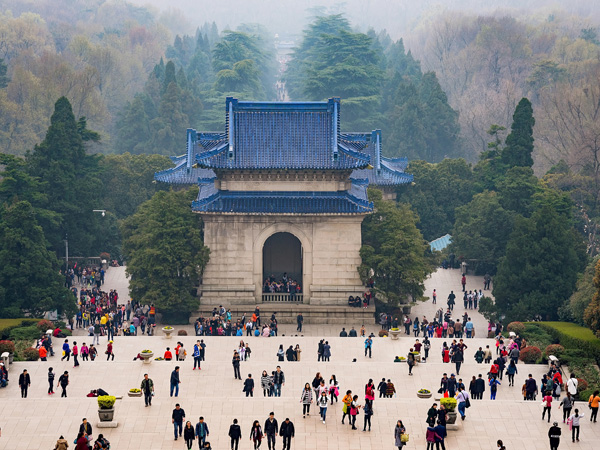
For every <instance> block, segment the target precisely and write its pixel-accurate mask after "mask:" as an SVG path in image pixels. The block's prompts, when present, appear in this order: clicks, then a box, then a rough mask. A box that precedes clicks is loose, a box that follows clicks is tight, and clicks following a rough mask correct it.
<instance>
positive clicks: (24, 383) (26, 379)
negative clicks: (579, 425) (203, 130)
mask: <svg viewBox="0 0 600 450" xmlns="http://www.w3.org/2000/svg"><path fill="white" fill-rule="evenodd" d="M29 386H31V377H30V376H29V374H28V373H27V369H24V370H23V373H22V374H21V375H19V387H20V388H21V398H27V389H28V388H29ZM596 409H597V408H596Z"/></svg>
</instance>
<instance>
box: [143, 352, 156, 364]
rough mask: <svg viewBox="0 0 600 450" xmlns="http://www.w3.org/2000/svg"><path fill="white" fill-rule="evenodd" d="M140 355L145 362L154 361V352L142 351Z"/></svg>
mask: <svg viewBox="0 0 600 450" xmlns="http://www.w3.org/2000/svg"><path fill="white" fill-rule="evenodd" d="M140 356H141V357H142V360H143V361H144V364H150V363H151V362H152V358H153V357H154V353H153V352H150V353H140Z"/></svg>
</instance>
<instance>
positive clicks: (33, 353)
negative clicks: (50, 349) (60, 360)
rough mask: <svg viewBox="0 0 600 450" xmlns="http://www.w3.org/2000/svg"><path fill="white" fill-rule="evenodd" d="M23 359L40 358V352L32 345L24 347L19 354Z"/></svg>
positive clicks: (32, 359)
mask: <svg viewBox="0 0 600 450" xmlns="http://www.w3.org/2000/svg"><path fill="white" fill-rule="evenodd" d="M21 358H23V359H24V360H25V361H37V360H38V359H39V358H40V353H39V352H38V351H37V350H36V349H35V348H33V347H29V348H26V349H25V350H24V351H23V354H22V355H21Z"/></svg>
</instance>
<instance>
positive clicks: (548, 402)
mask: <svg viewBox="0 0 600 450" xmlns="http://www.w3.org/2000/svg"><path fill="white" fill-rule="evenodd" d="M542 403H543V405H544V411H543V412H542V420H544V416H545V415H546V412H548V423H550V414H551V411H552V391H546V392H545V394H544V397H543V398H542Z"/></svg>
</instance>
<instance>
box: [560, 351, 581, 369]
mask: <svg viewBox="0 0 600 450" xmlns="http://www.w3.org/2000/svg"><path fill="white" fill-rule="evenodd" d="M585 360H586V353H585V352H584V351H583V350H578V349H576V348H567V349H566V350H565V351H563V352H562V356H561V357H560V363H561V364H566V365H568V366H570V365H571V363H574V364H577V363H579V362H581V361H585ZM585 362H586V363H587V361H585Z"/></svg>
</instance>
